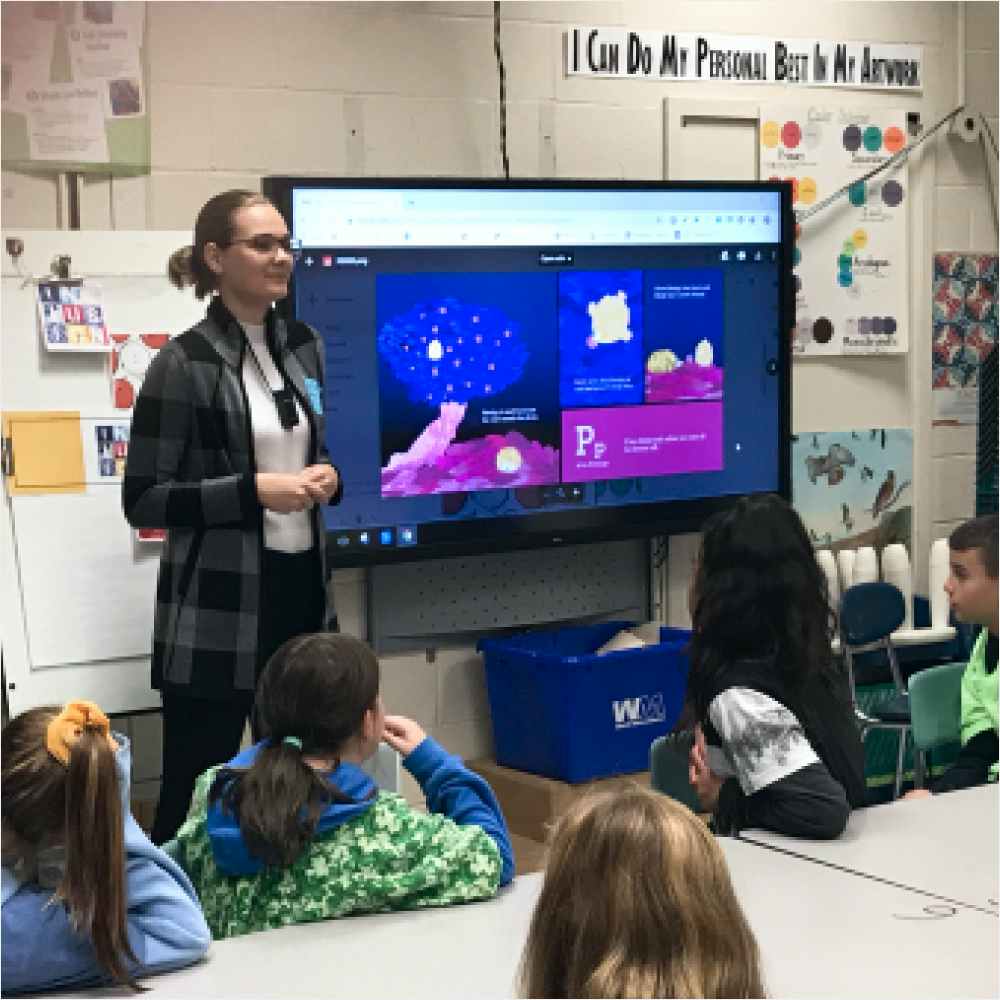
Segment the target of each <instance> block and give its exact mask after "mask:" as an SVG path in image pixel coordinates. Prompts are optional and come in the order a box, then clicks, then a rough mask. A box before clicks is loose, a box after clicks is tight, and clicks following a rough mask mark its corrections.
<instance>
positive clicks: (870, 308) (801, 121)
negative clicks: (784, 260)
mask: <svg viewBox="0 0 1000 1000" xmlns="http://www.w3.org/2000/svg"><path fill="white" fill-rule="evenodd" d="M905 126H906V115H905V113H904V112H903V111H900V110H883V109H878V110H874V111H864V112H855V111H850V110H833V109H828V108H815V107H804V106H797V107H796V106H788V105H763V106H762V107H761V129H760V135H761V146H760V176H761V177H762V178H767V179H768V180H789V181H791V183H792V192H793V193H792V200H793V207H794V208H795V210H796V212H800V211H802V210H804V209H808V208H809V207H810V206H812V205H815V204H817V203H819V202H821V201H822V200H823V199H824V198H826V197H827V196H828V195H831V194H833V193H834V192H835V191H837V190H839V189H840V188H841V187H843V186H844V185H845V184H847V183H848V182H851V181H853V182H854V183H852V185H851V188H850V190H849V192H848V193H847V194H846V195H842V196H841V197H840V198H838V199H837V200H836V201H835V202H834V203H833V204H832V205H830V206H829V207H827V208H825V209H823V210H822V211H820V212H817V213H816V214H815V215H813V216H810V217H809V218H808V219H805V220H804V221H803V222H801V223H800V224H797V225H796V227H795V232H796V241H795V250H794V256H793V265H794V271H793V274H794V282H795V315H796V326H795V335H794V338H793V350H794V352H795V354H797V355H799V356H806V357H808V356H827V355H840V354H900V353H905V352H906V350H907V347H908V310H907V298H906V294H907V279H906V275H907V264H906V262H907V235H906V232H907V225H906V216H907V210H906V209H907V205H906V199H907V197H908V190H909V188H908V178H907V168H906V166H905V164H904V165H899V164H894V165H893V167H892V168H889V169H888V170H887V171H885V172H883V173H881V174H878V175H876V176H875V177H874V178H872V179H871V180H869V181H867V182H865V181H861V180H860V178H861V177H862V176H863V175H864V174H866V173H868V172H869V171H870V170H871V169H872V168H873V167H875V166H877V165H878V164H880V163H884V162H885V161H886V160H888V159H889V158H890V157H891V156H892V155H893V153H896V152H898V151H899V150H900V149H902V148H903V147H904V146H905V145H906V127H905Z"/></svg>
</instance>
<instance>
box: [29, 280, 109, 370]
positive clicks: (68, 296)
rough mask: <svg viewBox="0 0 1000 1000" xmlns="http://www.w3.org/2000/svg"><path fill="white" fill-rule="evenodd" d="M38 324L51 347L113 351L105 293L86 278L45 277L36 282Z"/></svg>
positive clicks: (58, 349)
mask: <svg viewBox="0 0 1000 1000" xmlns="http://www.w3.org/2000/svg"><path fill="white" fill-rule="evenodd" d="M35 294H36V302H37V306H38V324H39V331H40V332H41V335H42V343H43V344H44V345H45V347H46V349H47V350H49V351H104V352H107V351H110V350H111V336H110V335H109V334H108V323H107V316H106V315H105V311H104V295H103V292H102V290H101V287H100V286H99V285H94V284H91V283H90V282H87V283H84V282H83V281H80V280H76V281H42V282H39V284H38V285H37V286H36V293H35Z"/></svg>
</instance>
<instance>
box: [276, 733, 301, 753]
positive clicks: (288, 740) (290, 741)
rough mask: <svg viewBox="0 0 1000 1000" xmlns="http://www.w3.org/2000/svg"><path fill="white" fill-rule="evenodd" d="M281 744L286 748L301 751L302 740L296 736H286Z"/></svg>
mask: <svg viewBox="0 0 1000 1000" xmlns="http://www.w3.org/2000/svg"><path fill="white" fill-rule="evenodd" d="M281 742H282V744H285V745H287V746H290V747H295V749H296V750H301V749H302V740H300V739H299V738H298V736H286V737H285V738H284V739H283V740H282V741H281Z"/></svg>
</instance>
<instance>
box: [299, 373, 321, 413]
mask: <svg viewBox="0 0 1000 1000" xmlns="http://www.w3.org/2000/svg"><path fill="white" fill-rule="evenodd" d="M303 382H304V383H305V387H306V395H308V397H309V403H310V405H311V406H312V408H313V412H314V413H319V414H322V412H323V393H322V392H321V391H320V387H319V382H317V381H316V379H314V378H306V379H303Z"/></svg>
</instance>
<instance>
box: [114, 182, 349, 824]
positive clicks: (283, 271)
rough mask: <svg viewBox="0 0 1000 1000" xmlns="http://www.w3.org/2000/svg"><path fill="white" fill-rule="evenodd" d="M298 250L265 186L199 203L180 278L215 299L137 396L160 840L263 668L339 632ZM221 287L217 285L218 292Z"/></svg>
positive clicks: (331, 499) (128, 472) (130, 494)
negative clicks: (293, 297) (281, 311)
mask: <svg viewBox="0 0 1000 1000" xmlns="http://www.w3.org/2000/svg"><path fill="white" fill-rule="evenodd" d="M292 265H293V254H292V252H291V241H290V239H289V233H288V228H287V226H286V225H285V220H284V219H283V218H282V216H281V214H280V213H279V212H278V210H277V209H276V208H275V207H274V205H273V204H271V202H270V201H268V200H267V199H266V198H264V197H263V196H262V195H260V194H257V193H256V192H253V191H226V192H224V193H223V194H219V195H216V196H215V197H214V198H211V199H210V200H209V201H208V202H207V203H206V204H205V206H204V207H203V208H202V210H201V211H200V212H199V213H198V219H197V222H196V223H195V231H194V244H193V246H189V247H185V248H183V249H181V250H178V251H177V252H176V253H175V254H173V255H172V256H171V258H170V261H169V264H168V275H169V277H170V280H171V281H172V282H173V283H174V284H175V285H177V287H178V288H183V287H185V286H186V285H191V284H193V285H194V292H195V295H196V296H197V297H198V298H199V299H202V298H204V297H205V296H207V295H210V294H211V295H212V299H211V302H210V304H209V306H208V311H207V313H206V315H205V318H204V319H203V320H202V321H201V322H200V323H198V324H197V325H195V326H193V327H192V328H191V329H190V330H188V331H187V332H185V333H183V334H181V335H180V336H179V337H176V338H175V339H173V340H171V341H170V342H169V343H167V344H166V346H165V347H163V349H162V350H161V351H160V352H159V354H158V355H157V356H156V358H155V359H154V360H153V362H152V364H151V365H150V367H149V370H148V371H147V374H146V378H145V381H144V382H143V385H142V389H141V391H140V392H139V396H138V398H137V400H136V404H135V410H134V413H133V417H132V432H131V440H130V442H129V449H128V460H127V464H126V467H125V477H124V482H123V484H122V506H123V508H124V511H125V517H126V518H127V519H128V522H129V524H131V525H132V526H133V527H136V528H166V529H167V540H166V542H165V544H164V550H163V555H162V557H161V559H160V573H159V580H158V583H157V588H156V608H155V615H154V623H153V654H152V683H153V687H155V688H158V689H159V690H160V692H161V695H162V699H163V778H162V783H161V791H160V801H159V804H158V806H157V810H156V820H155V822H154V825H153V831H152V839H153V840H154V841H155V842H156V843H158V844H160V843H163V842H165V841H167V840H169V839H170V838H171V837H173V835H174V834H175V833H176V831H177V829H178V827H179V826H180V824H181V823H182V822H183V820H184V817H185V815H186V814H187V810H188V806H189V804H190V799H191V792H192V790H193V788H194V782H195V778H197V776H198V775H199V774H201V772H202V771H204V770H205V769H206V768H208V767H211V766H212V765H213V764H218V763H220V762H222V761H225V760H228V759H229V758H230V757H232V756H233V754H235V753H236V752H237V750H238V749H239V744H240V739H241V736H242V733H243V729H244V726H245V724H246V720H247V718H248V716H249V715H250V713H251V710H252V707H253V698H254V689H255V686H256V683H257V678H258V677H259V675H260V672H261V670H262V669H263V667H264V664H265V663H266V662H267V660H268V658H269V657H270V655H271V654H272V653H273V652H274V650H275V649H277V647H278V646H279V645H281V643H283V642H284V641H285V640H286V639H288V638H290V637H292V636H294V635H298V634H300V633H303V632H315V631H319V630H322V629H323V628H324V623H325V621H326V619H327V613H326V566H325V553H324V545H323V534H324V529H323V522H322V517H321V513H320V505H321V504H325V503H336V502H338V501H339V499H340V494H341V485H340V476H339V474H338V472H337V470H336V468H334V466H333V465H332V464H331V462H330V457H329V455H328V454H327V450H326V444H325V425H324V418H323V379H324V354H323V343H322V340H321V339H320V337H319V336H318V334H317V333H316V332H315V331H314V330H313V329H311V328H310V327H308V326H306V325H305V324H303V323H297V322H293V321H286V320H284V319H283V318H282V317H280V316H278V315H277V314H276V312H275V310H274V307H273V303H274V302H275V301H276V300H278V299H282V298H284V297H285V295H286V294H287V292H288V279H289V277H290V276H291V272H292ZM213 293H214V294H213Z"/></svg>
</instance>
